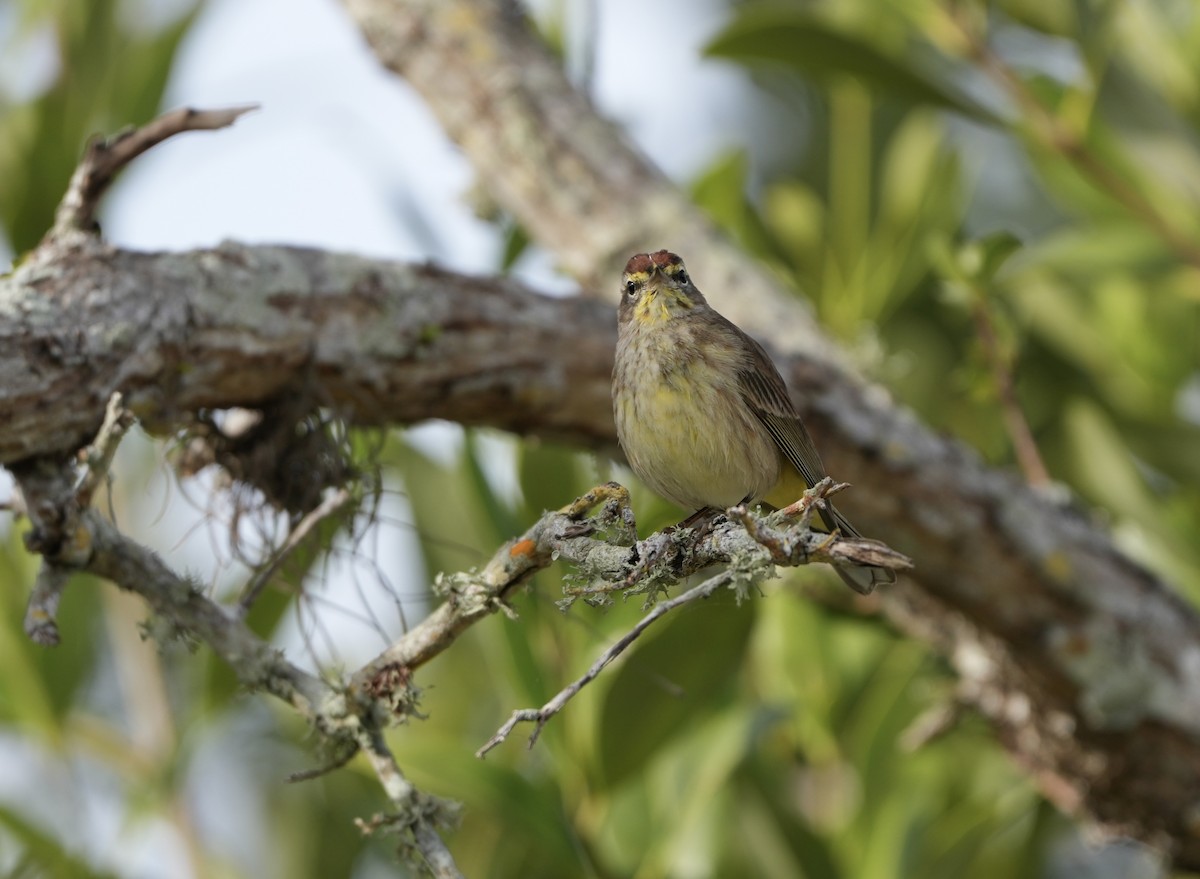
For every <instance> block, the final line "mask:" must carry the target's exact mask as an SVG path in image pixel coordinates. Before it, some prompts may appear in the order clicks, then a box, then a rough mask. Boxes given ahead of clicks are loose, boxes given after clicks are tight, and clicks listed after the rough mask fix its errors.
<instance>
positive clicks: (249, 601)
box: [237, 488, 351, 617]
mask: <svg viewBox="0 0 1200 879" xmlns="http://www.w3.org/2000/svg"><path fill="white" fill-rule="evenodd" d="M350 497H351V495H350V491H349V489H346V488H339V489H337V491H334V492H332V493H331V494H330V495H329V496H328V497H327V498H325V500H323V501H322V502H321V503H320V505H319V506H317V507H316V509H314V510H312V511H311V512H309V513H308V515H306V516H305V517H304V518H303V519H301V520H300V521H299V523H297V525H296V527H295V528H293V529H292V530H291V531H290V532H289V533H288V536H287V539H286V540H285V541H284V542H283V546H281V547H280V548H279V549H278V550H277V551H276V552H275V553H274V554H272V556H271V558H270V560H269V561H268V562H267V563H266V564H265V565H263V566H262V567H261V568H259V569H258V571H256V572H255V574H254V577H253V578H252V579H251V580H250V582H249V583H248V584H247V585H246V588H245V589H243V590H242V597H241V599H240V600H239V601H238V605H237V612H238V615H239V616H243V617H244V616H245V615H246V614H247V613H249V612H250V608H252V607H253V606H254V602H255V601H257V600H258V596H259V595H260V594H261V593H262V591H263V589H265V588H266V586H267V584H268V583H269V582H270V581H271V578H272V577H274V576H275V574H276V572H277V571H278V570H279V568H280V567H281V566H282V565H283V563H284V562H285V561H287V560H288V558H289V557H290V556H291V554H292V553H293V552H295V551H296V549H297V548H298V547H299V546H300V544H302V543H303V542H304V541H305V539H306V538H307V537H308V536H309V535H310V534H311V533H312V532H313V529H315V528H316V527H317V526H318V525H320V524H321V523H322V522H323V521H325V520H326V519H328V518H329V517H330V516H333V515H336V514H337V513H339V512H341V510H342V509H343V508H345V506H346V504H348V503H349V502H350Z"/></svg>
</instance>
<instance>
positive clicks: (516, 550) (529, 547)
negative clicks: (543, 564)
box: [508, 537, 537, 559]
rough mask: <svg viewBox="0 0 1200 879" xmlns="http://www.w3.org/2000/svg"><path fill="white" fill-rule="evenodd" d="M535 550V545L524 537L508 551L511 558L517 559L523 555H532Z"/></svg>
mask: <svg viewBox="0 0 1200 879" xmlns="http://www.w3.org/2000/svg"><path fill="white" fill-rule="evenodd" d="M535 549H537V544H536V543H534V542H533V541H532V540H530V539H529V538H528V537H526V538H525V539H524V540H518V541H517V542H516V543H514V544H513V548H512V549H510V550H509V551H508V554H509V556H510V557H512V558H514V559H515V558H519V557H520V556H523V555H533V551H534V550H535Z"/></svg>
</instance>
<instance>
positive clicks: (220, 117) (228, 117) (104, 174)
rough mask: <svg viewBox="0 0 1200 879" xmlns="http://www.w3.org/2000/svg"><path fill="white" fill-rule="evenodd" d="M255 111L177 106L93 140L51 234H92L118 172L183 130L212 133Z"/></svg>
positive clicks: (251, 107) (253, 106)
mask: <svg viewBox="0 0 1200 879" xmlns="http://www.w3.org/2000/svg"><path fill="white" fill-rule="evenodd" d="M256 109H258V105H257V104H244V105H242V106H239V107H227V108H224V109H218V110H196V109H193V108H191V107H180V108H179V109H177V110H171V111H170V112H169V113H164V114H163V115H162V116H159V117H158V118H157V119H155V120H153V121H152V122H150V123H148V124H146V125H143V126H141V127H140V128H131V129H128V130H126V131H122V132H120V133H119V134H116V135H114V136H113V137H110V138H102V137H95V138H93V139H92V141H91V142H90V143H89V144H88V146H87V151H86V152H85V153H84V157H83V161H81V162H80V163H79V167H78V168H76V169H75V173H74V174H73V175H72V177H71V182H70V185H69V186H68V187H67V192H66V194H65V195H64V196H63V199H62V201H61V202H60V203H59V205H58V211H57V212H56V213H55V216H54V227H53V228H52V229H51V231H50V234H51V235H53V236H57V235H62V234H64V233H67V232H70V231H81V232H94V231H95V230H96V207H97V206H98V205H99V203H100V197H101V196H102V195H104V192H105V190H107V189H108V186H109V184H111V183H112V180H113V178H114V177H115V176H116V175H117V173H118V172H119V171H120V170H121V169H122V168H124V167H125V166H126V165H128V164H129V163H130V162H132V161H133V160H134V159H136V158H137V157H138V156H140V155H141V154H142V153H144V152H146V150H148V149H150V148H151V147H153V146H156V145H157V144H160V143H162V142H163V141H164V140H166V139H167V138H170V137H174V136H175V135H177V134H181V133H182V132H185V131H215V130H217V129H220V128H226V127H228V126H230V125H232V124H233V123H234V121H236V120H237V118H238V117H239V116H242V115H244V114H246V113H249V112H250V111H251V110H256Z"/></svg>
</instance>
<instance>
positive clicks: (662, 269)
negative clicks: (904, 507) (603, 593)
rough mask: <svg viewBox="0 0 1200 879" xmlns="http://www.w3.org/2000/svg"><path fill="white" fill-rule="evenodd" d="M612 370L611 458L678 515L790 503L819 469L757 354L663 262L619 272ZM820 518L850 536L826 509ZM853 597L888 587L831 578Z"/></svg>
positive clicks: (644, 259)
mask: <svg viewBox="0 0 1200 879" xmlns="http://www.w3.org/2000/svg"><path fill="white" fill-rule="evenodd" d="M622 283H623V287H622V293H621V306H620V309H619V312H618V322H619V325H620V330H619V337H618V339H617V354H616V364H615V366H614V367H613V412H614V414H615V416H616V421H617V436H618V437H619V438H620V440H621V448H623V449H624V450H625V455H626V456H627V457H628V459H629V463H630V466H632V467H633V470H634V472H635V473H637V475H638V476H639V477H640V478H641V479H642V481H644V482H645V483H646V484H647V485H649V486H650V487H651V488H652V489H654V490H655V491H656V492H658V493H659V494H661V495H662V496H663V497H665V498H668V499H669V500H671V501H673V502H675V503H677V504H679V505H680V506H681V507H684V508H686V509H689V510H696V511H701V512H703V511H707V510H723V509H726V508H728V507H732V506H734V505H735V504H740V503H753V502H755V501H765V502H766V503H768V504H771V505H772V506H775V507H782V506H786V505H787V504H789V503H791V502H792V501H795V500H797V499H798V498H799V497H800V495H801V494H802V493H803V491H804V488H805V487H806V486H811V485H813V484H815V483H817V482H819V481H820V480H821V479H822V478H824V476H825V468H824V467H823V466H822V465H821V459H820V457H819V456H818V455H817V450H816V448H815V447H814V446H813V441H812V438H811V437H809V435H808V431H807V430H806V429H805V427H804V424H803V423H801V421H800V416H799V415H797V414H796V410H795V408H794V407H793V406H792V402H791V400H790V399H789V397H788V392H787V386H786V385H785V384H784V381H783V378H782V377H781V376H780V375H779V371H778V370H777V369H776V368H775V366H774V364H773V363H771V359H770V358H769V357H768V356H767V353H766V351H764V350H763V348H762V346H761V345H759V344H758V343H757V342H756V341H754V340H753V339H751V338H750V337H749V336H747V335H746V334H745V333H743V332H742V331H741V330H740V329H738V328H737V327H736V326H734V324H732V323H730V322H729V321H728V320H726V319H725V318H724V317H722V316H721V315H720V314H718V313H717V312H716V311H715V310H714V309H713V308H712V306H710V305H709V304H708V302H707V301H705V299H704V296H703V295H702V294H701V293H700V291H699V290H697V289H696V285H695V284H693V283H692V281H691V279H690V278H689V277H688V273H687V270H686V269H685V268H684V266H683V260H681V259H680V258H679V257H678V256H676V255H675V254H673V253H669V252H668V251H665V250H660V251H658V252H657V253H650V254H646V253H639V254H637V255H636V256H634V257H632V258H631V259H630V260H629V262H628V263H627V264H626V266H625V274H624V276H623V278H622ZM821 518H822V519H823V520H824V523H825V525H826V527H828V528H829V529H830V530H831V531H832V530H833V529H837V530H838V531H839V532H841V534H843V535H844V536H847V537H858V536H860V535H859V532H858V531H857V530H856V529H855V528H854V526H853V525H851V524H850V523H849V522H848V521H846V519H845V517H843V516H842V514H841V513H839V512H838V511H837V510H836V509H834V507H833V505H832V504H831V503H830V502H829V501H825V508H824V509H823V510H821ZM835 570H837V572H838V574H839V575H840V576H841V578H842V579H843V580H844V581H846V583H847V584H848V585H849V586H850V587H851V588H852V589H854V590H856V591H858V592H861V593H863V594H866V593H869V592H871V591H872V590H873V589H874V588H875V587H876V586H878V585H879V584H881V583H890V582H892V581H893V580H895V579H896V577H895V574H893V573H892V572H891V571H889V570H887V569H886V568H877V567H871V566H866V565H862V566H850V565H846V566H838V567H836V568H835Z"/></svg>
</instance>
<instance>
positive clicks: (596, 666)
mask: <svg viewBox="0 0 1200 879" xmlns="http://www.w3.org/2000/svg"><path fill="white" fill-rule="evenodd" d="M733 579H734V575H733V573H732V572H730V571H723V572H722V573H720V574H717V575H716V576H714V577H710V578H709V579H707V580H705V581H704V582H703V583H701V584H700V585H699V586H693V587H692V588H691V589H689V590H688V591H687V592H684V593H682V594H681V595H678V596H676V597H675V598H671V599H668V600H666V601H660V602H659V603H658V604H656V605H655V606H654V609H653V610H651V611H650V613H648V614H646V615H645V616H644V617H642V618H641V619H640V620H638V622H637V625H635V626H634V627H633V628H632V629H630V630H629V631H628V632H626V633H625V634H624V635H623V636H622V637H621V639H620V640H619V641H617V642H616V643H615V644H613V645H612V646H611V647H609V648H608V649H607V650H605V651H604V652H603V653H602V654H600V657H599V658H598V659H597V660H596V661H595V662H594V663H592V667H591V668H589V669H588V670H587V672H585V673H584V674H583V675H582V676H581V677H579V678H577V679H576V680H574V681H573V682H571V683H570V684H568V685H567V686H566V687H563V688H562V689H561V690H560V691H559V692H558V695H557V696H555V697H554V698H553V699H551V700H550V701H549V702H547V703H546V704H545V705H543V706H542V707H541V708H521V709H518V710H516V711H514V712H513V713H512V716H511V717H510V718H509V719H508V720H507V721H505V723H504V725H503V726H501V727H500V729H498V730H496V734H495V735H493V736H492V737H491V738H490V739H488V740H487V741H486V742H485V743H484V744H483V747H481V748H480V749H479V750H478V751H476V752H475V756H476V757H479V758H481V759H482V758H483V757H484V756H486V755H487V753H488V751H490V750H492V748H494V747H496V746H497V745H499V744H500V743H501V742H503V741H504V740H505V739H507V738H508V735H509V733H511V732H512V731H513V729H514V728H515V727H516V725H517V724H518V723H532V724H534V728H533V732H532V733H530V734H529V745H528V747H530V748H532V747H533V746H534V744H535V743H536V742H537V740H538V736H539V735H540V734H541V732H542V727H544V726H545V725H546V723H547V721H549V720H550V718H551V717H553V716H554V715H556V714H558V712H559V711H561V710H562V709H563V708H564V707H565V706H566V704H567V703H568V702H570V701H571V700H572V699H573V698H575V696H576V695H577V694H578V693H579V691H580V690H582V689H583V688H584V687H585V686H587V685H588V684H589V683H591V682H592V681H594V680H595V679H596V678H597V677H598V676H599V675H600V672H602V671H604V669H605V667H606V666H608V664H609V663H611V662H612V661H613V660H614V659H616V658H617V657H618V656H620V655H621V654H622V653H624V652H625V650H626V649H627V648H628V647H629V645H630V644H632V643H633V642H634V641H636V640H637V639H638V637H639V636H640V635H641V634H642V632H644V631H646V629H648V628H649V627H650V626H652V625H653V624H654V623H655V622H657V621H658V620H660V619H662V617H664V616H666V615H667V614H668V613H670V612H671V611H673V610H675V609H676V608H678V607H682V606H683V605H685V604H691V603H692V602H693V601H695V600H696V599H698V598H708V597H709V596H711V595H712V594H713V593H714V592H716V591H717V590H718V589H720V588H722V587H725V586H729V585H731V584H732V582H733Z"/></svg>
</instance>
